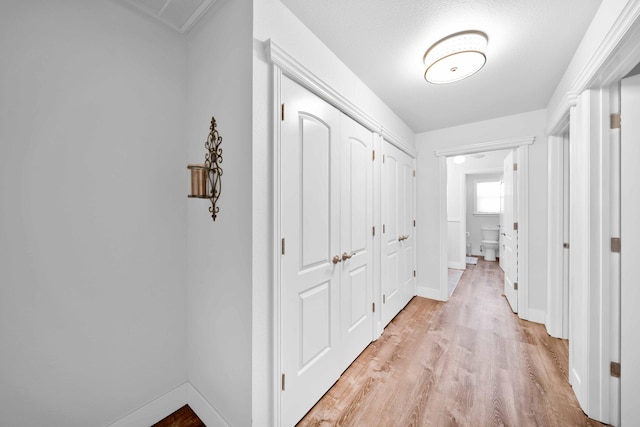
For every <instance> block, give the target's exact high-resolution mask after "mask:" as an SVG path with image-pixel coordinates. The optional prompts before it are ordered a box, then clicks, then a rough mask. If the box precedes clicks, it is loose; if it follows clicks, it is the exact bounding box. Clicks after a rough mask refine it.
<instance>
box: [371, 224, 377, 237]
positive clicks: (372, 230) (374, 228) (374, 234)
mask: <svg viewBox="0 0 640 427" xmlns="http://www.w3.org/2000/svg"><path fill="white" fill-rule="evenodd" d="M371 235H372V236H373V237H375V236H376V227H375V226H374V227H371Z"/></svg>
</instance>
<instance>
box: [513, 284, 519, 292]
mask: <svg viewBox="0 0 640 427" xmlns="http://www.w3.org/2000/svg"><path fill="white" fill-rule="evenodd" d="M513 290H514V291H517V290H518V282H513Z"/></svg>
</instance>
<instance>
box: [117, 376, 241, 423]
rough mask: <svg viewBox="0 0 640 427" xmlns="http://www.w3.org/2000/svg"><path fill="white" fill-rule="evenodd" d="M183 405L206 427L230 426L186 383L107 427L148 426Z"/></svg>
mask: <svg viewBox="0 0 640 427" xmlns="http://www.w3.org/2000/svg"><path fill="white" fill-rule="evenodd" d="M184 405H189V407H190V408H191V409H193V412H195V413H196V415H197V416H198V418H200V419H201V420H202V422H204V423H205V424H206V425H207V427H229V426H230V424H229V423H228V422H227V421H226V420H225V419H224V417H223V416H222V415H220V413H219V412H218V411H216V409H215V408H214V407H213V406H211V405H210V404H209V402H207V400H206V399H205V398H204V397H203V396H202V395H201V394H200V392H199V391H198V390H196V388H195V387H194V386H192V385H191V383H189V382H186V383H184V384H182V385H181V386H179V387H176V388H174V389H173V390H171V391H170V392H168V393H166V394H163V395H162V396H160V397H159V398H157V399H155V400H152V401H151V402H149V403H147V404H146V405H144V406H143V407H141V408H138V409H136V410H135V411H133V412H132V413H130V414H129V415H127V416H126V417H124V418H121V419H120V420H118V421H116V422H115V423H113V424H111V425H109V427H140V426H150V425H153V424H155V423H157V422H158V421H160V420H161V419H163V418H165V417H166V416H167V415H170V414H173V413H174V412H175V411H177V410H178V409H180V408H182V407H183V406H184Z"/></svg>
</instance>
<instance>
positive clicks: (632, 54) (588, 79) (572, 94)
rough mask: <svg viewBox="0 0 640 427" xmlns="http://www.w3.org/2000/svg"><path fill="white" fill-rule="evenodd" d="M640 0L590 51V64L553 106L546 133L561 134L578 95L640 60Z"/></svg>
mask: <svg viewBox="0 0 640 427" xmlns="http://www.w3.org/2000/svg"><path fill="white" fill-rule="evenodd" d="M639 18H640V0H631V1H629V2H628V3H627V4H626V5H625V7H624V8H623V9H622V11H621V12H620V15H618V18H617V19H616V21H615V22H614V23H613V26H612V27H611V29H610V30H609V32H608V33H607V35H606V36H605V37H604V39H603V40H602V42H601V43H600V45H598V47H597V48H596V49H595V51H594V52H593V53H592V54H591V56H590V57H589V59H588V60H587V63H586V64H585V65H584V67H582V69H581V70H580V71H579V72H578V74H577V75H576V77H575V78H574V80H573V82H572V83H571V85H570V87H569V90H568V91H567V93H566V94H565V95H564V96H563V97H562V99H560V100H559V101H558V103H557V105H556V106H555V107H554V106H552V105H549V106H548V107H547V109H548V110H551V109H553V114H552V115H551V116H549V118H548V120H547V134H548V135H558V134H560V133H561V132H562V130H563V129H564V128H565V127H566V122H567V117H568V115H569V110H570V108H571V107H573V106H575V105H576V101H577V95H578V94H580V93H582V92H583V91H584V90H585V89H587V88H589V87H591V86H592V85H594V84H595V83H596V82H597V83H598V86H606V85H609V84H611V83H613V82H614V81H617V80H620V79H621V78H622V77H624V76H625V75H626V74H627V73H628V72H629V71H630V70H631V69H632V68H633V67H634V66H635V65H636V64H637V63H638V62H639V61H640V46H638V43H637V42H636V41H637V39H638V38H640V26H638V25H636V23H637V22H638V20H639Z"/></svg>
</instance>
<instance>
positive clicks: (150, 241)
mask: <svg viewBox="0 0 640 427" xmlns="http://www.w3.org/2000/svg"><path fill="white" fill-rule="evenodd" d="M0 57H2V66H1V67H0V94H1V96H0V200H1V202H0V342H2V345H1V350H0V419H1V420H2V424H3V425H7V426H18V425H20V426H99V425H106V424H107V423H110V422H112V421H115V420H117V419H119V418H121V417H123V416H125V415H126V414H128V413H129V412H131V411H133V410H135V409H136V408H138V407H140V406H142V405H144V404H146V403H147V402H149V401H151V400H153V399H155V398H157V397H159V396H161V395H162V394H164V393H166V392H168V391H170V390H172V389H174V388H175V387H177V386H179V385H181V384H183V383H184V382H185V381H186V380H187V371H186V339H185V329H186V323H185V319H186V292H185V291H186V288H185V285H184V278H185V277H186V255H185V254H186V225H185V224H186V214H187V212H186V191H187V190H186V188H187V186H186V171H185V164H186V149H185V146H184V143H185V142H184V135H185V118H186V114H185V110H186V97H185V93H186V87H185V69H184V64H185V61H186V55H185V43H184V40H183V39H181V38H180V37H179V36H177V35H176V34H174V33H172V32H171V31H170V30H168V29H165V28H163V27H162V26H160V25H158V24H156V23H153V22H151V21H149V20H147V19H143V18H140V17H138V16H137V15H134V14H132V13H131V12H130V11H128V10H125V9H123V8H122V7H121V6H119V5H117V4H116V3H113V2H107V1H101V2H86V1H81V0H58V1H55V2H52V1H46V0H34V1H29V2H24V1H20V0H4V1H2V3H0Z"/></svg>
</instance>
